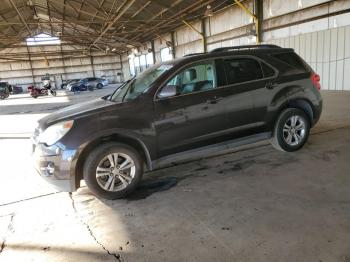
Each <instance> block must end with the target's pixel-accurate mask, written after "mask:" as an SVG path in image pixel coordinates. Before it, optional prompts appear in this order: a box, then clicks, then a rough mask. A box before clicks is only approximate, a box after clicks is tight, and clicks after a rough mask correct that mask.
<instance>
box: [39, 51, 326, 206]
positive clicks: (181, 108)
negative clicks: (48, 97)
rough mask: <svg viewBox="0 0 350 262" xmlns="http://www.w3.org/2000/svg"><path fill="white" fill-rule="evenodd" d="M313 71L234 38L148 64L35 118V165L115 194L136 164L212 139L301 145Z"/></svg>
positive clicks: (315, 105) (58, 179)
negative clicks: (94, 95)
mask: <svg viewBox="0 0 350 262" xmlns="http://www.w3.org/2000/svg"><path fill="white" fill-rule="evenodd" d="M319 90H320V77H319V76H318V75H317V74H316V73H315V72H314V71H313V70H312V69H311V67H310V66H309V65H307V64H306V63H305V62H304V61H303V59H301V58H300V57H299V56H298V55H297V54H296V53H295V52H294V51H293V49H287V48H281V47H279V46H275V45H257V46H238V47H224V48H218V49H215V50H213V51H211V52H209V53H201V54H192V55H187V56H185V57H182V58H179V59H175V60H172V61H170V62H164V63H160V64H157V65H154V66H152V67H150V68H149V69H147V70H145V71H144V72H143V73H141V74H140V75H138V76H137V77H135V78H133V79H131V80H129V81H127V82H125V83H124V84H123V85H121V86H120V87H119V88H118V89H116V90H115V91H114V93H113V94H111V95H109V96H105V97H103V98H99V99H96V100H93V101H89V102H85V103H81V104H77V105H73V106H70V107H67V108H64V109H61V110H59V111H57V112H55V113H53V114H51V115H48V116H46V117H44V118H43V119H41V120H39V125H38V127H37V128H36V130H35V132H34V135H33V139H32V140H33V155H34V158H35V167H36V170H37V171H38V173H39V174H40V175H41V176H42V177H44V178H46V180H48V181H49V182H50V183H52V184H53V185H54V186H56V188H58V189H59V190H61V191H68V192H72V191H75V190H76V189H77V188H78V187H80V181H81V180H83V179H84V180H85V183H86V185H87V186H88V188H89V189H90V191H91V192H92V193H94V194H95V195H97V196H98V197H102V198H106V199H116V198H121V197H124V196H126V195H127V194H129V193H130V192H132V191H133V190H134V189H135V188H136V187H137V185H138V184H139V182H140V180H141V178H142V175H143V173H144V171H146V170H155V169H157V168H160V167H162V166H165V165H169V164H172V163H174V162H178V161H181V160H186V159H189V158H190V157H192V158H193V156H201V155H203V153H205V152H209V151H210V152H213V150H214V149H216V150H218V149H219V150H221V149H227V148H229V147H232V146H238V145H243V144H248V143H254V142H257V141H260V140H262V139H270V140H271V143H272V145H273V146H274V147H276V148H277V149H279V150H282V151H286V152H292V151H296V150H298V149H300V148H301V147H302V146H303V145H304V144H305V142H306V140H307V139H308V136H309V131H310V128H311V127H313V126H314V125H315V123H316V122H317V121H318V120H319V118H320V115H321V111H322V98H321V96H320V93H319Z"/></svg>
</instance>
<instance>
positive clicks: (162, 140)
mask: <svg viewBox="0 0 350 262" xmlns="http://www.w3.org/2000/svg"><path fill="white" fill-rule="evenodd" d="M166 86H176V89H177V94H176V95H175V96H173V97H168V98H163V99H159V98H157V95H156V98H155V102H154V106H155V115H156V117H155V121H154V126H155V130H156V132H157V143H158V157H162V156H165V155H169V154H174V153H177V152H181V151H185V150H189V149H194V148H197V147H201V146H205V145H208V144H211V143H214V142H215V138H216V137H217V136H220V134H221V132H222V131H223V130H225V129H226V128H227V121H226V120H227V119H226V113H225V107H224V99H223V97H222V93H221V90H219V89H218V88H217V78H216V69H215V64H214V61H212V60H209V61H203V62H199V63H196V64H192V65H190V66H188V67H186V68H184V69H181V70H179V71H178V72H177V73H175V74H174V75H173V77H172V78H171V79H170V80H169V81H168V82H167V83H166V84H165V86H164V87H162V88H165V87H166ZM160 91H161V89H160V90H159V91H158V92H160Z"/></svg>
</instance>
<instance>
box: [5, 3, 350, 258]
mask: <svg viewBox="0 0 350 262" xmlns="http://www.w3.org/2000/svg"><path fill="white" fill-rule="evenodd" d="M0 39H1V41H0V82H7V83H8V84H10V85H12V86H17V87H18V88H19V90H21V91H23V92H21V91H20V92H19V94H11V95H10V96H9V98H7V99H5V100H0V159H1V161H0V174H1V175H0V261H269V262H271V261H293V262H294V261H317V262H320V261H323V262H326V261H339V262H350V164H349V160H350V150H349V148H350V1H349V0H331V1H329V0H298V1H282V0H243V1H242V0H186V1H185V0H173V1H170V0H162V1H161V0H138V1H136V0H55V1H53V0H3V1H1V6H0ZM255 44H275V45H278V46H281V47H290V48H293V49H294V50H295V52H296V53H298V54H299V55H300V56H301V57H302V58H303V59H304V60H305V61H306V62H307V63H308V64H309V65H310V66H311V67H312V68H313V69H314V70H315V71H316V72H317V73H318V74H319V75H320V77H321V94H322V97H323V103H324V108H323V112H322V116H321V120H320V121H319V123H318V124H317V126H316V127H315V128H313V129H312V133H311V136H310V138H309V140H308V142H307V144H306V145H305V147H304V148H303V149H301V150H300V151H297V152H294V153H282V152H279V151H276V150H275V149H273V147H272V146H271V145H270V144H269V141H264V142H259V143H256V144H252V145H249V146H242V147H238V148H234V149H230V150H226V151H225V152H216V153H214V154H211V155H208V156H207V157H205V158H202V159H199V160H194V161H189V162H185V163H180V164H178V165H176V166H170V167H167V168H164V169H161V170H158V171H154V172H149V173H148V174H146V175H145V176H144V178H143V182H142V183H141V185H140V187H139V188H138V189H137V190H136V192H134V193H133V194H131V195H130V196H129V197H127V198H126V199H120V200H114V201H111V200H102V199H99V198H96V197H95V196H94V195H92V194H91V193H90V192H89V190H88V189H87V188H86V187H82V188H80V189H79V190H78V191H77V192H73V193H72V194H69V193H64V192H57V191H56V190H54V189H52V188H51V187H50V185H49V184H47V183H45V181H42V180H41V178H40V177H39V176H38V175H37V174H36V172H35V170H34V169H33V168H32V165H33V163H32V159H31V140H30V137H31V135H32V133H33V131H34V129H35V127H36V125H37V121H38V120H39V119H40V118H42V117H44V116H46V115H48V114H50V113H52V112H55V111H56V110H58V109H60V108H63V107H66V106H68V105H73V104H77V103H79V102H84V101H89V100H92V99H95V98H98V97H102V96H104V95H107V94H110V93H112V92H113V91H114V90H115V89H116V88H117V87H118V86H119V85H120V84H121V83H123V82H124V81H126V80H128V79H130V78H131V77H133V76H134V75H138V74H140V73H142V72H143V71H144V70H146V69H147V68H149V67H150V66H152V65H153V64H157V63H161V62H165V61H169V60H172V59H176V58H180V57H183V56H185V55H189V54H194V53H202V52H210V51H211V50H213V49H215V48H219V47H226V46H238V45H255ZM43 77H49V78H50V81H51V83H52V86H53V88H54V89H56V90H57V96H56V97H53V96H50V95H49V96H44V97H39V98H37V99H34V98H32V97H30V95H29V94H28V92H27V88H28V86H30V85H34V86H38V85H40V83H41V82H42V79H43ZM91 77H96V78H103V79H106V80H108V82H109V84H108V86H106V87H104V88H102V89H99V90H95V91H94V92H81V93H80V94H78V95H75V94H73V93H72V92H70V91H68V90H66V89H65V88H64V87H65V85H66V84H67V82H68V81H69V80H72V79H83V78H91Z"/></svg>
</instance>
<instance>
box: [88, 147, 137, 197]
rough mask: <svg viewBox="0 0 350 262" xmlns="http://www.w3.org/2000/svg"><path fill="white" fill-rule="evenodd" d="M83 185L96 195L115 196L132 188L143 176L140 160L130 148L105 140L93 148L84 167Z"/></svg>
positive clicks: (123, 195) (132, 189) (119, 195)
mask: <svg viewBox="0 0 350 262" xmlns="http://www.w3.org/2000/svg"><path fill="white" fill-rule="evenodd" d="M83 174H84V175H83V176H84V180H85V183H86V185H87V186H88V188H89V189H90V191H91V192H92V193H93V194H95V195H96V196H98V197H102V198H106V199H117V198H122V197H125V196H126V195H128V194H130V193H131V192H132V191H134V190H135V188H136V187H137V185H138V184H139V182H140V181H141V178H142V175H143V162H142V159H141V158H140V156H139V154H138V153H137V151H136V150H134V149H133V148H132V147H130V146H128V145H125V144H120V143H108V144H104V145H101V146H99V147H97V148H96V149H94V150H93V151H92V152H91V153H90V154H89V156H88V157H87V158H86V161H85V164H84V170H83Z"/></svg>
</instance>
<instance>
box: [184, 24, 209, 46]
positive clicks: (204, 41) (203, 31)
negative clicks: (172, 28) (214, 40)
mask: <svg viewBox="0 0 350 262" xmlns="http://www.w3.org/2000/svg"><path fill="white" fill-rule="evenodd" d="M182 22H183V23H184V24H185V25H186V26H188V27H189V28H191V29H192V30H193V31H195V32H196V33H197V34H199V35H200V36H201V39H202V45H203V52H206V51H207V43H206V42H207V41H206V37H205V24H204V23H203V22H204V20H201V28H202V32H201V31H199V30H197V29H196V28H195V27H194V26H192V25H191V24H190V23H187V22H186V20H182Z"/></svg>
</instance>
